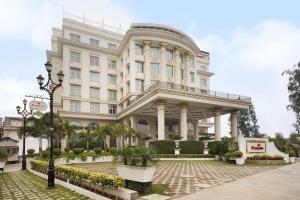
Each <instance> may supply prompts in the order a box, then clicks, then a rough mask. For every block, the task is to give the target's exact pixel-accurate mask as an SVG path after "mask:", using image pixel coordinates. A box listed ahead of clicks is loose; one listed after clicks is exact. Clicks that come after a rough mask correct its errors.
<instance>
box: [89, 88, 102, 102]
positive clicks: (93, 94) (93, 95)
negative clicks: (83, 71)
mask: <svg viewBox="0 0 300 200" xmlns="http://www.w3.org/2000/svg"><path fill="white" fill-rule="evenodd" d="M90 98H93V99H99V98H100V89H99V88H96V87H90Z"/></svg>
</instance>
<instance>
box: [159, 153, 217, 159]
mask: <svg viewBox="0 0 300 200" xmlns="http://www.w3.org/2000/svg"><path fill="white" fill-rule="evenodd" d="M158 156H159V157H160V158H214V155H210V154H179V155H175V154H158Z"/></svg>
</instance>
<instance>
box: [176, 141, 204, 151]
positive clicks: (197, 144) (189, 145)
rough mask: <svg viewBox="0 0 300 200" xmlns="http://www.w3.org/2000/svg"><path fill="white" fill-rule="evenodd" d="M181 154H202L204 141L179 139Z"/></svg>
mask: <svg viewBox="0 0 300 200" xmlns="http://www.w3.org/2000/svg"><path fill="white" fill-rule="evenodd" d="M179 149H181V151H180V153H182V154H203V149H204V143H203V142H201V141H193V140H190V141H179Z"/></svg>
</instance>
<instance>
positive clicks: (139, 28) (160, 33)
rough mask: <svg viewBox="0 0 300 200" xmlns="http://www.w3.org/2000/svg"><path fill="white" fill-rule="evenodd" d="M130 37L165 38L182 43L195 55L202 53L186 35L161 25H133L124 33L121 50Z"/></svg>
mask: <svg viewBox="0 0 300 200" xmlns="http://www.w3.org/2000/svg"><path fill="white" fill-rule="evenodd" d="M132 36H151V37H158V38H165V39H170V40H174V41H177V42H180V43H182V44H183V45H185V46H187V47H189V48H190V49H191V50H192V51H193V52H194V54H195V55H199V54H200V53H201V52H202V51H201V50H200V49H199V47H198V46H197V44H196V43H195V41H194V40H193V39H192V38H191V37H190V36H189V35H187V34H186V33H184V32H182V31H180V30H178V29H176V28H173V27H170V26H166V25H162V24H152V23H133V24H132V25H131V26H130V28H129V30H128V31H127V32H126V34H125V36H124V39H123V41H122V43H121V45H120V47H121V48H120V49H121V50H122V49H123V48H124V46H125V44H126V43H127V40H128V39H129V38H130V37H132Z"/></svg>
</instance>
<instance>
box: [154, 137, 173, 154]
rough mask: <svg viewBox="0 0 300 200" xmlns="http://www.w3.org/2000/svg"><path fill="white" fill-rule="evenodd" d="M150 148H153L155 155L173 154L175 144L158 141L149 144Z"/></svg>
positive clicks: (168, 141) (167, 141)
mask: <svg viewBox="0 0 300 200" xmlns="http://www.w3.org/2000/svg"><path fill="white" fill-rule="evenodd" d="M149 145H150V146H153V147H154V148H155V150H156V151H157V153H160V154H174V149H175V142H174V141H170V140H158V141H151V142H149Z"/></svg>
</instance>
